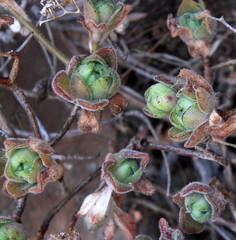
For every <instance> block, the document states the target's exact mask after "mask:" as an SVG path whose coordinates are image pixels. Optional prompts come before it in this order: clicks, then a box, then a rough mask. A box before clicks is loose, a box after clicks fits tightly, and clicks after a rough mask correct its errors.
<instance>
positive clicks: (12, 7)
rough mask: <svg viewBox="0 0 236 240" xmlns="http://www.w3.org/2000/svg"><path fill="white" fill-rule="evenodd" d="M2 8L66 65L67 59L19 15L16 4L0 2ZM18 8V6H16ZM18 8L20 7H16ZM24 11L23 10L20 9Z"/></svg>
mask: <svg viewBox="0 0 236 240" xmlns="http://www.w3.org/2000/svg"><path fill="white" fill-rule="evenodd" d="M1 4H3V6H6V8H7V10H8V11H9V12H10V13H11V14H12V15H14V16H15V17H16V18H17V20H18V21H19V22H20V23H21V24H22V25H23V26H24V27H25V28H27V29H28V30H29V31H30V32H32V34H33V35H34V37H35V38H36V39H37V40H38V41H39V42H40V43H41V44H43V45H44V46H45V47H46V48H47V49H48V50H49V51H50V52H51V53H52V54H54V55H55V56H56V57H57V58H58V59H59V60H60V61H61V62H63V63H64V64H67V63H68V59H67V58H66V57H65V56H64V54H63V53H61V52H60V51H59V50H58V49H56V48H54V47H53V46H52V44H51V43H50V42H49V41H48V40H47V39H46V38H45V37H44V36H43V35H42V34H41V33H40V32H39V31H38V30H37V29H36V28H35V27H34V26H33V24H32V23H30V22H29V21H28V20H27V19H26V18H25V17H24V16H23V15H21V14H20V13H19V11H18V9H16V7H15V6H16V3H15V1H13V0H2V3H1ZM17 6H18V5H17ZM18 8H20V6H18ZM20 9H21V8H20ZM21 10H22V11H24V10H23V9H21Z"/></svg>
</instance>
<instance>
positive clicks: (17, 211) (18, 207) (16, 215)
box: [12, 195, 28, 223]
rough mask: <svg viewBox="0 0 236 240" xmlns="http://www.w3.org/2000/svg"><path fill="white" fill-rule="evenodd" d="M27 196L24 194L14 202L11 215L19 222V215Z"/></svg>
mask: <svg viewBox="0 0 236 240" xmlns="http://www.w3.org/2000/svg"><path fill="white" fill-rule="evenodd" d="M27 197H28V196H27V195H26V196H25V197H23V198H21V199H19V200H17V202H16V208H15V211H14V213H13V216H12V217H13V218H14V219H15V220H16V222H19V223H21V216H22V214H23V212H24V209H25V205H26V200H27Z"/></svg>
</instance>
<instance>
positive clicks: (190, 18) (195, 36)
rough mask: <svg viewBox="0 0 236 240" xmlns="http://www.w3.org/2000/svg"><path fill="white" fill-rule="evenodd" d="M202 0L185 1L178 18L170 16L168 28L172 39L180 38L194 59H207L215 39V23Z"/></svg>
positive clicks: (179, 10)
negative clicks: (211, 43)
mask: <svg viewBox="0 0 236 240" xmlns="http://www.w3.org/2000/svg"><path fill="white" fill-rule="evenodd" d="M209 16H210V12H209V11H208V10H206V7H205V4H204V2H203V1H202V0H199V1H194V0H183V1H182V3H181V5H180V7H179V9H178V12H177V18H173V17H172V15H169V16H168V20H167V26H168V28H169V29H170V31H171V35H172V37H177V36H179V37H180V38H181V39H182V40H183V41H184V42H185V44H186V45H187V46H188V50H189V53H190V55H191V56H193V57H207V56H208V55H209V53H210V41H211V40H212V38H213V37H214V33H215V31H214V29H215V21H214V20H212V19H211V18H210V17H209Z"/></svg>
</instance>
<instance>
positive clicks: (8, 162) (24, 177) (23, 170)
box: [1, 137, 63, 198]
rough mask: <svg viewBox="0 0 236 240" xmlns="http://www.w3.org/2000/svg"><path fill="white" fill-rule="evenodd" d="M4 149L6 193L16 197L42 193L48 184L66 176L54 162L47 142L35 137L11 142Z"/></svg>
mask: <svg viewBox="0 0 236 240" xmlns="http://www.w3.org/2000/svg"><path fill="white" fill-rule="evenodd" d="M4 146H5V153H4V154H2V158H1V162H2V163H3V164H4V168H2V170H4V176H5V177H6V179H7V180H6V181H5V183H4V190H5V191H6V192H7V193H8V194H9V195H10V196H12V197H13V198H20V197H23V196H24V195H25V194H27V193H28V192H31V193H39V192H42V191H43V189H44V187H45V185H46V184H47V183H48V182H53V181H56V180H58V179H59V178H61V177H62V174H63V169H62V167H61V166H60V165H59V164H57V163H56V162H54V161H53V160H52V159H51V157H50V155H51V154H52V153H53V152H54V150H53V149H52V148H51V147H50V146H49V145H48V144H47V143H46V142H44V141H42V140H40V139H37V138H32V137H31V138H29V139H7V140H5V141H4ZM2 173H3V172H2Z"/></svg>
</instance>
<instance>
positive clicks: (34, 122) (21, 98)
mask: <svg viewBox="0 0 236 240" xmlns="http://www.w3.org/2000/svg"><path fill="white" fill-rule="evenodd" d="M11 89H12V91H13V93H14V95H15V97H16V98H17V100H18V102H19V103H20V105H21V106H22V107H23V109H24V110H25V112H26V114H27V116H28V118H29V120H30V122H31V125H32V127H33V129H34V134H35V137H37V138H41V134H40V130H39V126H38V122H37V118H36V115H35V113H34V111H33V109H32V108H31V106H30V105H29V103H28V102H27V100H26V98H25V95H24V93H23V92H22V91H21V89H19V88H18V87H17V86H16V85H13V86H12V87H11Z"/></svg>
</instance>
